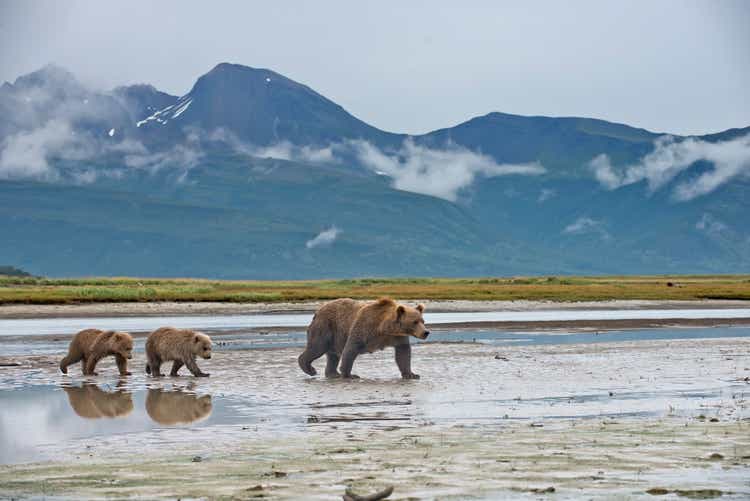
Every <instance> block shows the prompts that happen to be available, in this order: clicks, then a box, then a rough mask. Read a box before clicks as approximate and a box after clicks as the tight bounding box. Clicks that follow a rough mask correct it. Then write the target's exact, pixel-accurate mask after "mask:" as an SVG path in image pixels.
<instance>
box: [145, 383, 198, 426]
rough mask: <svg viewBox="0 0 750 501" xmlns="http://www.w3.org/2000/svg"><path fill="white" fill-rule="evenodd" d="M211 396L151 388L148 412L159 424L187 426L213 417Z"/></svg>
mask: <svg viewBox="0 0 750 501" xmlns="http://www.w3.org/2000/svg"><path fill="white" fill-rule="evenodd" d="M212 409H213V405H212V404H211V395H203V396H201V397H199V396H197V395H194V394H192V393H185V392H182V391H180V390H173V391H166V390H163V389H161V388H158V389H157V388H151V389H150V390H148V396H147V397H146V412H148V415H149V416H151V419H153V420H154V421H156V422H157V423H159V424H163V425H174V424H187V423H192V422H193V421H198V420H200V419H205V418H207V417H208V416H210V415H211V410H212Z"/></svg>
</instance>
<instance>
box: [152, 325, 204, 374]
mask: <svg viewBox="0 0 750 501" xmlns="http://www.w3.org/2000/svg"><path fill="white" fill-rule="evenodd" d="M211 346H212V343H211V338H210V337H208V336H206V335H205V334H202V333H200V332H195V331H191V330H188V329H175V328H173V327H162V328H160V329H156V330H155V331H154V332H152V333H151V334H149V336H148V339H146V358H147V360H148V364H147V365H146V372H147V373H148V374H151V375H152V376H154V377H160V376H162V375H163V374H162V373H161V371H160V368H161V364H162V362H169V361H172V362H173V364H172V371H171V372H170V375H171V376H177V372H178V371H179V370H180V368H181V367H182V366H183V365H185V366H187V368H188V369H189V370H190V372H192V373H193V376H196V377H207V376H209V374H208V373H205V372H202V371H201V370H200V368H198V364H196V363H195V359H196V357H201V358H204V359H208V358H211Z"/></svg>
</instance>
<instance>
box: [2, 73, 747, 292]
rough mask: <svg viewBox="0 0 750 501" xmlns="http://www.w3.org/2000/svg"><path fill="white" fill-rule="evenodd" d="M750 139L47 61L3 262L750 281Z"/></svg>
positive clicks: (21, 112)
mask: <svg viewBox="0 0 750 501" xmlns="http://www.w3.org/2000/svg"><path fill="white" fill-rule="evenodd" d="M749 189H750V127H748V128H741V129H731V130H727V131H723V132H719V133H716V134H711V135H706V136H697V137H683V136H679V135H671V136H670V135H665V134H662V133H654V132H650V131H647V130H644V129H639V128H634V127H630V126H627V125H623V124H616V123H611V122H607V121H603V120H596V119H590V118H577V117H562V118H553V117H526V116H518V115H509V114H504V113H490V114H488V115H485V116H481V117H476V118H473V119H471V120H468V121H466V122H464V123H461V124H458V125H456V126H455V127H451V128H447V129H440V130H436V131H433V132H430V133H427V134H423V135H419V136H409V135H405V134H397V133H390V132H386V131H381V130H379V129H377V128H375V127H372V126H370V125H368V124H367V123H365V122H363V121H361V120H359V119H357V118H356V117H354V116H353V115H351V114H350V113H349V112H347V111H346V110H344V109H343V108H341V107H340V106H338V105H337V104H335V103H334V102H332V101H330V100H329V99H327V98H325V97H323V96H321V95H320V94H318V93H316V92H315V91H313V90H312V89H310V88H309V87H306V86H304V85H302V84H299V83H297V82H294V81H292V80H290V79H288V78H286V77H284V76H282V75H279V74H277V73H274V72H272V71H270V70H265V69H254V68H249V67H246V66H240V65H235V64H227V63H222V64H219V65H218V66H216V67H215V68H213V69H212V70H211V71H209V72H208V73H206V74H205V75H203V76H201V77H200V78H199V79H198V80H197V81H196V83H195V84H194V85H193V87H192V88H191V89H190V91H189V92H188V93H187V94H185V95H183V96H180V97H178V96H173V95H170V94H167V93H164V92H161V91H159V90H157V89H156V88H154V87H153V86H150V85H148V84H138V85H131V86H123V87H118V88H116V89H114V90H112V91H96V90H91V89H89V88H88V87H86V86H85V85H83V84H81V83H80V82H79V81H78V80H77V79H76V78H75V76H74V75H72V74H71V73H69V72H67V71H66V70H64V69H62V68H59V67H56V66H47V67H45V68H42V69H41V70H39V71H37V72H33V73H31V74H29V75H25V76H22V77H19V78H18V79H16V81H14V82H13V83H5V84H3V85H2V86H1V87H0V233H1V234H2V235H3V245H0V262H4V263H11V264H13V265H15V266H19V267H22V268H24V269H26V270H29V271H30V272H32V273H34V274H36V275H50V276H72V275H140V276H193V277H217V278H264V279H294V278H319V277H350V276H365V275H369V276H372V275H380V276H396V275H398V276H418V275H423V276H424V275H428V276H461V275H464V276H467V275H515V274H573V273H578V274H583V273H589V274H599V273H699V272H748V271H750V220H748V218H747V217H746V214H747V213H748V209H750V197H749V196H748V193H749V191H748V190H749Z"/></svg>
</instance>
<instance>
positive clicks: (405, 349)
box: [298, 298, 429, 379]
mask: <svg viewBox="0 0 750 501" xmlns="http://www.w3.org/2000/svg"><path fill="white" fill-rule="evenodd" d="M423 311H424V306H423V305H421V304H420V305H418V306H417V307H416V308H410V307H408V306H403V305H399V304H397V303H396V302H395V301H393V300H392V299H388V298H383V299H379V300H377V301H374V302H371V303H365V302H358V301H354V300H352V299H336V300H335V301H331V302H329V303H326V304H324V305H323V306H322V307H321V308H320V309H319V310H318V311H317V312H316V313H315V316H314V317H313V320H312V322H311V323H310V326H309V327H308V328H307V348H306V349H305V351H304V352H303V353H302V355H300V357H299V359H298V361H299V365H300V367H301V368H302V370H303V371H304V372H305V373H307V374H309V375H311V376H314V375H315V374H316V373H317V372H316V370H315V368H314V367H313V366H312V362H313V361H314V360H316V359H318V358H319V357H321V356H322V355H323V354H324V353H325V354H326V355H327V358H328V362H327V364H326V376H327V377H338V376H339V373H338V371H337V370H336V368H337V365H338V363H339V359H341V374H340V375H341V376H344V377H357V376H354V375H352V374H351V368H352V365H353V363H354V359H355V358H356V357H357V356H358V355H360V354H362V353H372V352H374V351H376V350H382V349H384V348H387V347H389V346H393V347H394V348H395V350H396V364H397V365H398V367H399V370H400V371H401V376H402V377H403V378H405V379H418V378H419V376H418V375H417V374H414V373H413V372H412V371H411V346H410V344H409V337H410V336H413V337H416V338H419V339H426V338H427V336H428V335H429V332H428V331H427V330H426V328H425V325H424V319H423V317H422V312H423Z"/></svg>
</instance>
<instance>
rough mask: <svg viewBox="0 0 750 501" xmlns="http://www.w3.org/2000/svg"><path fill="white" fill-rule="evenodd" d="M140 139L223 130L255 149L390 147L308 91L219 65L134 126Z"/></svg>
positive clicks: (267, 74)
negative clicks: (361, 142)
mask: <svg viewBox="0 0 750 501" xmlns="http://www.w3.org/2000/svg"><path fill="white" fill-rule="evenodd" d="M139 124H140V125H139V127H140V128H141V129H142V130H143V131H144V132H146V133H149V132H152V131H153V132H155V133H156V134H159V135H166V136H168V137H170V138H171V139H177V138H184V136H185V134H186V132H185V130H186V129H187V130H189V129H191V128H200V129H201V130H205V131H213V130H217V129H224V130H228V131H231V132H232V133H233V134H234V135H235V136H236V137H237V138H238V139H239V140H242V141H247V142H250V143H252V144H254V145H258V146H268V145H271V144H276V143H278V142H281V141H288V142H291V143H294V144H299V145H314V146H320V145H326V144H328V143H331V142H336V141H341V140H342V139H345V138H351V139H358V138H362V139H368V140H371V141H375V142H377V143H378V144H381V143H384V142H394V140H397V139H398V137H399V136H398V135H395V134H390V133H387V132H383V131H381V130H379V129H376V128H375V127H372V126H371V125H368V124H366V123H365V122H363V121H361V120H359V119H357V118H355V117H354V116H352V115H350V114H349V113H348V112H347V111H346V110H344V109H343V108H342V107H341V106H339V105H337V104H336V103H334V102H333V101H330V100H329V99H326V98H325V97H323V96H321V95H320V94H318V93H317V92H315V91H313V90H312V89H310V88H309V87H307V86H305V85H302V84H299V83H297V82H295V81H293V80H290V79H288V78H286V77H284V76H282V75H279V74H278V73H274V72H273V71H270V70H266V69H255V68H249V67H247V66H241V65H238V64H228V63H222V64H219V65H217V66H216V67H215V68H213V69H212V70H211V71H209V72H208V73H206V74H205V75H203V76H202V77H200V78H199V79H198V81H197V82H196V83H195V85H194V86H193V88H192V89H191V90H190V92H188V93H187V94H185V95H184V96H182V97H181V98H180V99H179V101H177V102H176V103H174V105H169V106H166V107H164V108H162V109H160V110H158V111H156V112H154V113H152V114H150V115H149V116H147V117H145V118H144V119H143V120H142V121H140V122H139Z"/></svg>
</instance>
